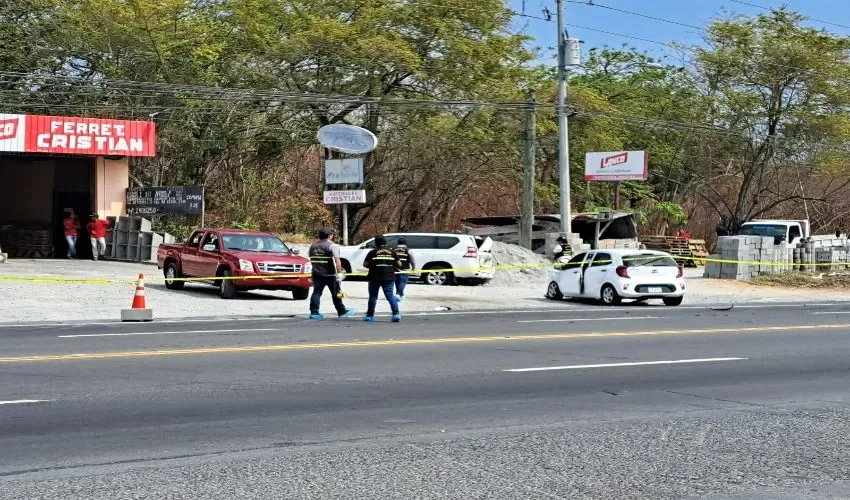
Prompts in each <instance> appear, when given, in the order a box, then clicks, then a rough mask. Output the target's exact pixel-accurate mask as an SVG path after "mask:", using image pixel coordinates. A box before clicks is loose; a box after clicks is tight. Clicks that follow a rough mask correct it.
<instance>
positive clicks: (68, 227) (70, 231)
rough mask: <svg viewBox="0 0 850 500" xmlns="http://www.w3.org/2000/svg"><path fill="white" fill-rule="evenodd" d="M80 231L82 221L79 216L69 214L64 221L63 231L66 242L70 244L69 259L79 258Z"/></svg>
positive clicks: (72, 213)
mask: <svg viewBox="0 0 850 500" xmlns="http://www.w3.org/2000/svg"><path fill="white" fill-rule="evenodd" d="M79 229H80V221H79V219H77V214H75V213H74V212H68V213H67V214H66V215H65V219H64V220H63V221H62V230H63V231H64V232H65V242H66V243H67V244H68V258H69V259H75V258H77V230H79Z"/></svg>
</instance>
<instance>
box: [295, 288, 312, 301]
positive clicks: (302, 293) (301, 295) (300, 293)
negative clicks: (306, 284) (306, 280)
mask: <svg viewBox="0 0 850 500" xmlns="http://www.w3.org/2000/svg"><path fill="white" fill-rule="evenodd" d="M309 296H310V289H309V288H296V289H295V290H292V298H293V299H294V300H307V297H309Z"/></svg>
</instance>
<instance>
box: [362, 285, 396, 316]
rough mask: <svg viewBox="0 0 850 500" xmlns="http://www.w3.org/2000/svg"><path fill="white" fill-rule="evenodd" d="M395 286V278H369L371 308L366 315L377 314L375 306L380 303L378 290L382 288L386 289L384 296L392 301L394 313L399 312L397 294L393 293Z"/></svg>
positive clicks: (388, 300)
mask: <svg viewBox="0 0 850 500" xmlns="http://www.w3.org/2000/svg"><path fill="white" fill-rule="evenodd" d="M394 286H395V280H389V281H378V280H369V308H368V309H367V310H366V316H369V317H371V316H374V315H375V306H376V305H378V292H379V291H381V290H383V291H384V297H386V298H387V302H389V303H390V309H392V311H393V314H398V301H396V299H395V295H393V287H394Z"/></svg>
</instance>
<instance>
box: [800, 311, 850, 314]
mask: <svg viewBox="0 0 850 500" xmlns="http://www.w3.org/2000/svg"><path fill="white" fill-rule="evenodd" d="M809 314H850V311H819V312H810V313H809Z"/></svg>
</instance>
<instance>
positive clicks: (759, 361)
mask: <svg viewBox="0 0 850 500" xmlns="http://www.w3.org/2000/svg"><path fill="white" fill-rule="evenodd" d="M845 308H846V305H843V304H834V305H828V304H827V305H814V306H812V305H810V306H790V305H778V306H754V307H741V306H738V307H735V308H734V309H731V310H725V311H718V310H712V309H707V308H701V307H680V308H665V307H653V306H638V307H622V308H602V307H586V308H585V307H579V308H570V309H565V308H564V309H561V308H558V307H557V306H555V307H554V309H553V310H551V311H547V312H541V311H502V312H489V313H458V314H453V313H447V314H436V313H434V314H430V313H423V314H419V315H407V316H406V317H405V319H404V321H403V322H402V323H401V324H392V323H389V322H388V321H386V319H387V318H384V320H385V321H382V322H380V323H377V324H364V323H362V322H360V321H357V320H337V319H331V320H325V321H321V322H310V321H307V320H305V319H304V318H301V317H282V318H267V319H244V320H240V321H219V320H216V321H188V322H156V323H150V324H80V325H21V326H15V325H2V326H0V378H2V380H3V384H0V498H4V499H5V498H57V499H60V498H61V499H75V498H80V499H82V498H85V499H91V498H110V499H112V498H227V499H237V498H376V499H377V498H380V499H385V498H404V499H409V498H464V499H466V498H576V497H581V498H688V497H702V498H711V499H720V498H846V497H848V496H850V482H848V480H850V462H848V461H847V459H846V457H847V456H850V442H848V438H847V436H848V435H850V418H848V417H850V408H848V402H850V314H847V313H850V310H846V309H845Z"/></svg>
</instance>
